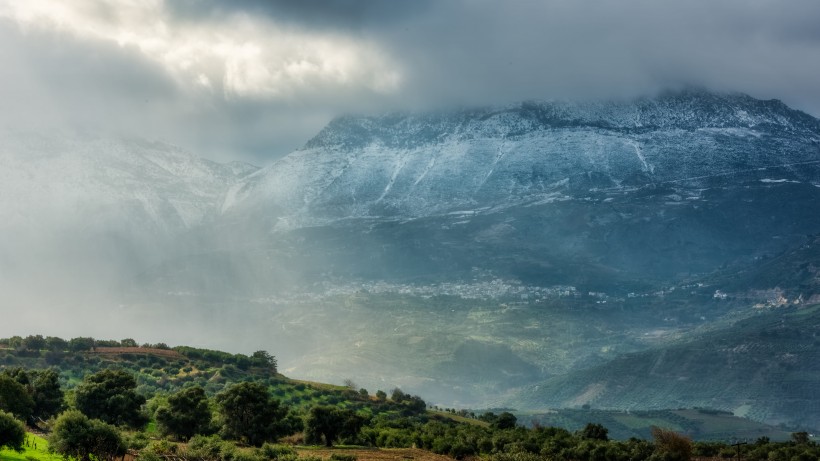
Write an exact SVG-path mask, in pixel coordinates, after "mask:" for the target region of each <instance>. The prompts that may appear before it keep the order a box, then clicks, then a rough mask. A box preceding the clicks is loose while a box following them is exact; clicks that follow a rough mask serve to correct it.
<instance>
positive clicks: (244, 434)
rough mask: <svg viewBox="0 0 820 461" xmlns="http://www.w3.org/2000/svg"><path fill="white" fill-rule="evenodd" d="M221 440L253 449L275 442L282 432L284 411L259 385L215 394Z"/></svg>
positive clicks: (286, 411) (234, 387)
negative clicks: (249, 445)
mask: <svg viewBox="0 0 820 461" xmlns="http://www.w3.org/2000/svg"><path fill="white" fill-rule="evenodd" d="M216 403H217V405H219V411H220V413H221V414H222V419H223V427H222V433H223V435H224V436H225V437H227V438H230V439H234V440H239V441H244V442H247V443H248V444H251V445H254V446H261V445H262V444H263V443H264V442H268V441H273V440H276V439H277V438H278V437H279V436H281V435H284V432H286V426H285V424H286V422H285V418H286V417H287V414H288V409H287V407H283V406H282V405H280V403H279V401H278V400H276V399H274V398H272V397H271V395H270V393H269V392H268V388H267V387H266V386H265V385H263V384H260V383H251V382H244V383H239V384H235V385H233V386H231V387H229V388H228V389H226V390H225V391H223V392H221V393H219V394H217V396H216Z"/></svg>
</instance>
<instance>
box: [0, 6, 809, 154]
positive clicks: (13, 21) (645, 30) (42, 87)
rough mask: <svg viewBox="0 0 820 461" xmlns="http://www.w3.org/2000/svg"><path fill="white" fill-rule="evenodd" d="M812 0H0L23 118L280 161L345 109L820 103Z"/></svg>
mask: <svg viewBox="0 0 820 461" xmlns="http://www.w3.org/2000/svg"><path fill="white" fill-rule="evenodd" d="M818 19H820V5H818V4H817V3H816V2H813V1H808V0H791V1H787V2H781V1H774V0H757V1H752V2H748V1H740V0H730V1H726V2H720V3H714V2H709V1H705V0H703V1H699V0H696V1H692V2H681V3H676V4H670V3H667V2H663V3H660V2H653V1H648V0H639V1H634V2H629V3H622V2H621V3H612V2H606V1H597V0H595V1H591V2H583V3H579V2H566V1H560V0H552V1H547V2H523V1H521V2H518V1H512V2H505V3H504V4H503V5H501V4H498V3H496V2H483V1H479V2H474V1H466V0H465V1H452V2H428V1H423V2H412V3H410V2H375V1H369V0H368V1H351V0H335V1H331V2H318V1H300V2H294V1H289V0H279V1H252V0H241V1H236V2H216V1H212V0H183V1H179V2H176V1H174V2H171V1H161V0H155V1H147V2H119V1H103V0H98V1H94V0H78V1H72V2H69V3H66V2H58V1H54V0H30V1H27V2H0V38H2V43H3V45H0V56H2V57H3V58H4V59H5V60H6V62H8V63H9V64H11V65H9V66H5V68H4V69H2V70H0V96H2V97H3V99H4V101H6V107H7V109H6V110H5V111H4V114H3V116H2V122H3V123H4V124H6V125H13V124H23V123H27V124H29V125H33V126H53V125H79V126H81V127H83V128H85V129H92V130H100V131H114V132H118V133H119V132H127V133H128V134H136V135H140V136H144V137H148V138H161V139H164V140H167V141H169V142H172V143H174V144H178V145H181V146H182V147H185V148H187V149H189V150H192V151H194V152H196V153H198V154H200V155H204V156H206V157H211V158H217V159H232V158H240V159H244V160H250V161H253V162H256V163H260V164H264V163H267V162H269V161H270V160H271V159H273V158H276V157H278V156H281V155H284V154H286V153H287V152H289V151H290V150H292V149H294V148H297V147H299V146H301V145H302V144H303V143H304V142H305V141H306V140H307V139H309V138H310V137H311V136H312V135H313V134H314V133H316V132H317V131H318V130H319V129H320V128H321V127H322V125H324V124H325V123H326V122H327V121H328V120H329V119H330V118H332V117H333V116H335V115H338V114H341V113H346V112H359V113H362V112H374V111H376V112H379V111H385V110H393V109H397V108H401V109H413V108H425V107H431V106H442V105H451V104H452V105H456V104H458V105H463V104H467V105H471V106H475V105H484V104H503V103H508V102H512V101H516V100H523V99H550V98H613V97H615V98H629V97H633V96H638V95H644V94H648V93H654V92H657V91H659V90H662V89H665V88H670V87H679V86H685V85H698V86H703V87H706V88H711V89H715V90H722V91H741V92H747V93H750V94H752V95H753V96H755V97H760V98H778V99H782V100H784V101H785V102H786V103H787V104H789V105H791V106H793V107H796V108H799V109H802V110H805V111H808V112H809V113H812V114H813V115H815V116H817V115H818V114H820V89H818V87H817V85H816V83H815V80H816V76H817V75H820V33H818V32H817V29H816V27H815V25H816V23H817V20H818Z"/></svg>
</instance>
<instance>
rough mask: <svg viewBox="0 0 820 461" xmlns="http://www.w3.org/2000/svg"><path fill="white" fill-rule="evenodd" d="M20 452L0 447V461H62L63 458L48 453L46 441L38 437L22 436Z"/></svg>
mask: <svg viewBox="0 0 820 461" xmlns="http://www.w3.org/2000/svg"><path fill="white" fill-rule="evenodd" d="M24 437H25V442H24V444H23V447H22V451H14V450H11V449H8V448H6V449H3V448H2V447H0V461H32V460H38V461H64V460H63V457H62V456H60V455H58V454H55V453H51V452H50V451H49V445H48V441H47V440H46V439H44V438H42V437H40V436H38V435H34V434H31V433H29V434H24Z"/></svg>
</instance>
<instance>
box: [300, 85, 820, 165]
mask: <svg viewBox="0 0 820 461" xmlns="http://www.w3.org/2000/svg"><path fill="white" fill-rule="evenodd" d="M760 125H771V126H776V127H780V128H784V129H789V130H794V129H804V130H805V129H807V130H814V131H817V130H818V128H819V127H820V121H818V120H817V119H815V118H813V117H811V116H809V115H807V114H805V113H803V112H800V111H797V110H794V109H790V108H789V107H788V106H786V105H785V104H783V103H782V102H781V101H779V100H768V101H764V100H759V99H755V98H753V97H751V96H749V95H746V94H743V93H713V92H709V91H707V90H703V89H698V88H688V89H684V90H678V91H667V92H664V93H661V94H659V95H658V96H655V97H651V98H650V97H642V98H637V99H633V100H631V101H597V102H574V101H526V102H521V103H516V104H512V105H508V106H504V107H489V108H478V109H461V110H456V111H452V112H444V111H438V112H428V113H421V114H409V113H390V114H385V115H380V116H356V115H344V116H341V117H338V118H336V119H334V120H333V121H331V122H330V123H329V124H328V125H327V126H326V127H325V128H324V129H323V130H322V131H321V132H319V134H317V135H316V136H315V137H314V138H313V139H311V140H310V141H308V142H307V144H306V145H305V147H304V148H303V149H343V150H345V149H357V148H363V147H365V146H368V145H377V146H382V147H386V148H414V147H420V146H424V145H431V144H437V143H440V142H443V141H444V140H446V139H452V138H454V137H456V138H460V139H475V138H482V137H484V138H515V137H520V136H524V135H527V134H531V133H533V132H538V131H546V130H552V129H560V128H577V129H584V128H586V129H605V130H614V131H619V132H627V131H647V130H653V129H682V130H696V129H702V128H744V129H750V128H754V127H756V126H760Z"/></svg>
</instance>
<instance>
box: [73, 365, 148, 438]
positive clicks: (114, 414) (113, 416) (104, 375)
mask: <svg viewBox="0 0 820 461" xmlns="http://www.w3.org/2000/svg"><path fill="white" fill-rule="evenodd" d="M136 387H137V383H136V381H135V380H134V377H133V376H132V375H131V374H129V373H127V372H125V371H123V370H110V369H106V370H102V371H100V372H98V373H94V374H92V375H88V376H86V377H85V379H83V382H82V383H81V384H80V385H79V386H77V390H76V392H75V402H76V406H77V409H78V410H80V411H82V412H83V413H84V414H85V415H87V416H88V417H90V418H94V419H99V420H102V421H105V422H107V423H110V424H116V425H128V426H131V427H141V426H143V425H145V423H146V422H147V418H146V417H145V415H143V414H142V412H141V411H140V409H141V407H142V405H143V404H144V403H145V397H143V396H141V395H139V394H137V393H136V390H135V389H136Z"/></svg>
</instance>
